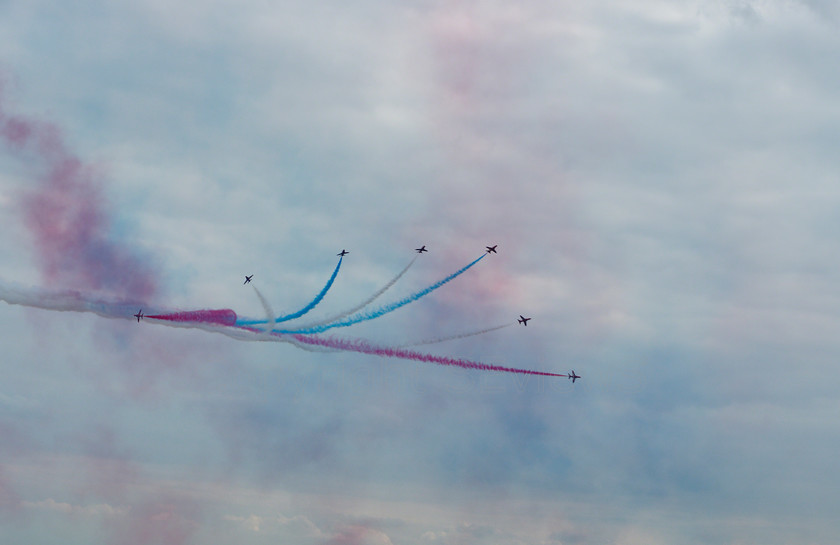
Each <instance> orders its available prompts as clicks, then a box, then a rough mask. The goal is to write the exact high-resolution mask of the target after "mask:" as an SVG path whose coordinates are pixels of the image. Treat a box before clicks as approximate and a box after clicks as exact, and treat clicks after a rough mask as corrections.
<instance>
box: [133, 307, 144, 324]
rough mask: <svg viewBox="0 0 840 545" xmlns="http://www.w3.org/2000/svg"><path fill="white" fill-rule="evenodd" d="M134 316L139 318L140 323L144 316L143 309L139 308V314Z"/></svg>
mask: <svg viewBox="0 0 840 545" xmlns="http://www.w3.org/2000/svg"><path fill="white" fill-rule="evenodd" d="M134 317H135V318H137V323H138V324H139V323H140V320H141V319H142V318H143V309H142V308H141V309H140V310H138V311H137V314H135V315H134Z"/></svg>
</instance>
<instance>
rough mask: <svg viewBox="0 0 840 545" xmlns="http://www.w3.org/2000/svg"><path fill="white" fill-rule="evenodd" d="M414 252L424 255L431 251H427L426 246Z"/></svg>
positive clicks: (415, 249)
mask: <svg viewBox="0 0 840 545" xmlns="http://www.w3.org/2000/svg"><path fill="white" fill-rule="evenodd" d="M414 251H415V252H417V253H418V254H422V253H423V252H428V251H429V250H427V249H426V245H425V244H424V245H422V246H420V247H419V248H414Z"/></svg>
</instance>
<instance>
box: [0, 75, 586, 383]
mask: <svg viewBox="0 0 840 545" xmlns="http://www.w3.org/2000/svg"><path fill="white" fill-rule="evenodd" d="M1 76H2V74H0V144H2V145H3V146H4V147H5V148H6V150H8V151H9V152H10V153H12V154H13V155H17V156H19V157H21V158H22V159H24V160H25V162H26V163H28V164H31V166H32V167H33V174H35V177H34V178H33V179H31V180H30V183H29V184H28V185H27V187H26V190H25V191H22V192H21V199H20V202H19V206H20V208H21V212H22V217H23V219H24V220H25V224H26V226H27V228H28V229H29V230H30V232H31V234H32V237H33V241H34V245H33V247H34V249H35V250H36V253H37V255H38V257H39V259H40V262H41V268H42V271H43V273H44V278H45V279H46V280H47V282H48V283H50V284H51V285H57V286H62V287H72V288H74V289H79V290H80V291H57V290H52V291H47V290H42V289H37V288H22V287H16V286H10V285H8V284H4V283H2V282H0V300H3V301H5V302H7V303H9V304H16V305H25V306H30V307H36V308H42V309H47V310H60V311H72V312H92V313H95V314H97V315H99V316H103V317H106V318H116V319H129V320H130V319H132V318H133V319H136V320H137V323H138V324H140V323H141V322H142V323H143V324H144V325H145V324H147V323H154V324H159V325H167V326H171V327H187V328H196V329H203V330H206V331H212V332H217V333H222V334H225V335H228V336H230V337H234V338H236V339H239V340H246V341H273V342H287V343H291V344H293V345H295V346H297V347H300V348H303V349H306V350H313V351H349V352H359V353H363V354H371V355H377V356H383V357H390V358H402V359H406V360H413V361H418V362H428V363H436V364H439V365H449V366H456V367H463V368H467V369H478V370H485V371H500V372H508V373H522V374H526V375H544V376H556V377H568V378H569V379H571V380H572V381H573V382H574V381H575V380H577V379H578V378H580V377H579V376H578V375H576V374H575V373H574V372H571V373H569V374H558V373H550V372H545V371H533V370H528V369H519V368H513V367H503V366H500V365H490V364H486V363H482V362H477V361H471V360H466V359H460V358H453V357H444V356H437V355H432V354H426V353H422V352H417V351H415V350H413V349H412V348H411V347H415V346H420V345H427V344H433V343H439V342H443V341H447V340H453V339H461V338H464V337H470V336H474V335H481V334H485V333H489V332H491V331H495V330H498V329H501V328H504V327H508V326H510V325H513V323H516V322H513V323H509V324H502V325H497V326H493V327H486V328H484V329H480V330H477V331H467V332H462V333H457V334H453V335H448V336H441V337H437V338H432V339H426V340H421V341H415V342H411V343H408V344H401V345H399V346H396V347H393V346H382V345H378V344H374V343H371V342H369V341H366V340H363V339H348V338H341V337H333V336H331V335H328V334H325V333H327V332H328V331H330V330H332V329H338V328H344V327H350V326H353V325H355V324H358V323H360V322H365V321H369V320H374V319H377V318H380V317H381V316H384V315H386V314H388V313H390V312H393V311H395V310H397V309H399V308H401V307H403V306H405V305H408V304H410V303H413V302H414V301H417V300H418V299H420V298H422V297H425V296H426V295H428V294H430V293H431V292H433V291H435V290H436V289H438V288H440V287H441V286H443V285H445V284H447V283H448V282H450V281H452V280H454V279H455V278H457V277H458V276H460V275H462V274H464V273H465V272H466V271H468V270H469V269H471V268H472V267H473V266H475V265H476V264H477V263H478V262H479V261H481V260H482V259H484V258H485V257H487V256H488V255H490V254H495V253H497V252H496V250H497V247H498V245H497V244H494V245H492V246H485V252H484V253H482V255H481V256H480V257H478V258H477V259H474V260H473V261H471V262H470V263H468V264H467V265H465V266H463V267H461V268H460V269H458V270H457V271H455V272H454V273H452V274H450V275H448V276H446V277H444V278H443V279H441V280H439V281H437V282H435V283H434V284H431V285H430V286H427V287H426V288H424V289H421V290H419V291H416V292H414V293H412V294H411V295H409V296H407V297H403V298H402V299H398V300H396V301H393V302H391V303H389V304H386V305H382V306H379V307H371V305H372V303H373V302H374V300H376V299H377V298H379V297H380V296H381V295H382V294H384V293H385V292H386V291H387V290H388V289H390V288H391V287H392V286H393V285H394V284H395V283H396V282H397V281H398V280H399V279H400V278H401V277H402V276H403V275H404V274H405V272H406V271H407V270H408V269H409V268H410V267H411V266H412V264H413V263H414V262H415V260H416V259H418V258H419V257H420V255H422V254H423V253H426V252H428V251H429V250H428V249H427V248H426V245H425V244H424V245H422V246H420V247H419V248H414V251H415V252H416V255H414V257H413V259H412V260H411V261H410V262H409V263H408V265H406V266H405V267H404V268H403V269H402V270H401V271H400V272H399V273H397V275H396V276H394V277H393V278H392V279H391V280H389V281H388V282H387V283H386V284H385V285H384V286H382V287H381V288H380V289H379V290H377V291H376V292H375V293H373V294H371V295H370V296H368V297H367V298H365V299H364V300H362V301H360V302H359V303H358V304H357V305H355V306H353V307H352V308H349V309H346V310H344V311H343V312H340V313H338V314H334V315H332V316H329V317H326V318H322V319H319V320H313V321H309V322H305V323H303V322H300V321H298V320H299V319H300V318H302V317H303V316H304V315H306V314H307V313H309V312H310V311H311V310H312V309H314V308H315V307H316V306H317V305H318V304H319V303H320V302H321V301H322V300H323V299H324V297H325V296H326V294H327V292H328V291H329V290H330V288H331V287H332V285H333V282H334V281H335V279H336V276H337V275H338V272H339V270H340V269H341V265H342V262H343V260H344V258H345V257H346V256H347V255H348V254H349V253H350V252H349V251H347V250H346V249H342V250H341V252H339V253H338V257H339V260H338V263H337V264H336V266H335V269H334V270H333V272H332V274H331V275H330V278H329V279H328V280H327V283H326V285H325V286H324V287H323V289H321V291H320V292H319V293H318V294H316V295H315V297H314V298H313V299H312V300H311V301H310V302H309V303H307V304H306V305H304V306H303V307H302V308H300V309H299V310H297V311H295V312H290V313H287V314H282V315H279V316H278V315H275V313H274V312H273V311H272V310H271V306H270V305H269V303H268V301H266V300H265V298H264V297H263V296H262V294H261V293H260V291H259V290H258V289H257V288H256V287H254V282H253V279H254V278H255V275H254V274H248V275H246V276H245V280H244V282H243V285H245V284H250V285H251V287H252V288H253V290H254V293H255V294H256V296H257V297H258V298H259V300H260V304H261V305H262V307H263V309H264V310H265V318H262V319H260V318H247V317H241V316H239V315H237V313H236V312H234V311H233V310H231V309H213V310H208V309H202V310H190V311H181V310H172V309H166V308H162V307H158V308H155V307H153V306H152V305H150V304H149V301H150V300H152V298H153V297H154V294H155V292H156V281H155V278H154V275H153V274H151V271H150V270H149V268H148V267H147V266H146V264H145V263H144V262H143V260H142V259H139V258H138V257H137V256H136V255H134V253H133V252H132V251H131V250H130V249H129V248H126V247H125V246H124V245H123V244H121V243H119V242H118V241H115V240H113V239H112V238H111V236H110V233H111V226H110V223H109V214H108V213H107V210H106V209H105V199H104V197H103V195H102V194H101V190H100V186H99V184H98V183H97V181H96V179H95V178H96V176H95V175H96V172H97V169H96V168H93V166H92V165H88V164H86V163H84V162H83V161H81V160H80V159H79V158H78V157H77V156H76V155H75V154H73V153H72V152H71V150H70V148H69V146H67V144H66V143H65V141H64V139H63V136H62V134H61V131H60V130H58V128H57V127H56V126H55V125H53V124H51V123H49V122H44V121H41V120H38V119H33V118H29V117H26V116H21V115H15V114H14V113H12V112H11V111H9V109H8V108H7V107H6V106H7V104H6V101H5V100H4V99H5V96H4V87H3V83H4V82H3V79H2V77H1ZM83 290H87V291H83ZM102 293H112V294H123V297H124V298H123V299H116V298H114V297H116V296H112V298H111V299H105V298H102V296H100V295H93V294H102ZM528 320H530V318H526V317H525V316H522V315H520V316H519V320H518V322H519V323H520V324H522V325H523V326H524V325H527V323H528Z"/></svg>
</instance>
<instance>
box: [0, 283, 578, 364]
mask: <svg viewBox="0 0 840 545" xmlns="http://www.w3.org/2000/svg"><path fill="white" fill-rule="evenodd" d="M0 300H2V301H5V302H6V303H9V304H14V305H24V306H29V307H36V308H42V309H46V310H58V311H71V312H92V313H94V314H98V315H99V316H102V317H105V318H116V319H123V320H125V319H129V320H130V319H133V316H132V315H133V313H134V311H135V310H136V309H137V303H134V302H125V301H113V300H112V301H108V300H100V299H90V298H88V297H84V296H82V295H81V294H79V293H78V292H45V291H41V290H33V289H29V290H27V289H23V288H10V287H8V286H2V285H0ZM143 319H144V320H148V321H150V322H151V323H155V324H159V325H165V326H167V327H183V328H190V329H201V330H203V331H207V332H210V333H221V334H222V335H226V336H228V337H231V338H234V339H236V340H240V341H251V342H260V341H273V342H287V343H291V344H293V345H294V346H297V347H299V348H303V349H306V350H310V351H312V350H339V351H349V352H359V353H362V354H371V355H375V356H382V357H391V358H400V359H407V360H413V361H419V362H427V363H436V364H438V365H451V366H456V367H462V368H464V369H476V370H480V371H499V372H505V373H520V374H526V375H543V376H554V377H564V376H566V375H561V374H556V373H547V372H543V371H531V370H527V369H517V368H513V367H502V366H499V365H489V364H486V363H481V362H475V361H470V360H463V359H458V358H450V357H443V356H435V355H431V354H423V353H420V352H414V351H412V350H405V349H402V348H390V347H383V346H377V345H374V344H372V343H370V342H368V341H365V340H361V339H338V338H333V337H318V336H314V335H300V334H295V335H288V334H284V333H280V332H272V333H271V334H268V335H266V332H265V331H264V330H263V329H257V328H254V327H251V326H247V327H241V326H236V325H234V324H235V323H236V312H234V311H233V310H231V309H215V310H195V311H175V312H166V311H157V312H156V313H155V314H153V315H149V316H145V317H144V318H143Z"/></svg>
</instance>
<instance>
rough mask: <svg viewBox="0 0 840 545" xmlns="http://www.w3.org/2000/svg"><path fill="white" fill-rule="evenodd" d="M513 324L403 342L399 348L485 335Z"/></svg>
mask: <svg viewBox="0 0 840 545" xmlns="http://www.w3.org/2000/svg"><path fill="white" fill-rule="evenodd" d="M512 325H513V324H512V323H510V324H502V325H497V326H494V327H488V328H486V329H479V330H478V331H469V332H467V333H460V334H458V335H448V336H446V337H435V338H433V339H426V340H424V341H416V342H411V343H406V344H401V345H399V346H398V347H397V348H408V347H409V346H421V345H424V344H436V343H442V342H446V341H454V340H455V339H463V338H466V337H473V336H475V335H483V334H485V333H490V332H491V331H497V330H499V329H504V328H506V327H510V326H512Z"/></svg>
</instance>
